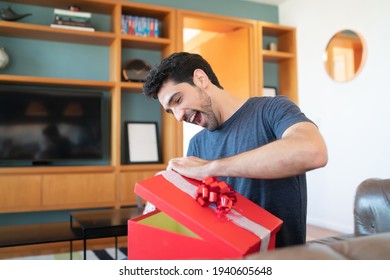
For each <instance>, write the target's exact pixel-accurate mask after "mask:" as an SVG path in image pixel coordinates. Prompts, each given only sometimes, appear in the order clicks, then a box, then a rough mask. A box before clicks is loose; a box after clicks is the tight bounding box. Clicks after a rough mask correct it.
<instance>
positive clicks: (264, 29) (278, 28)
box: [256, 22, 298, 103]
mask: <svg viewBox="0 0 390 280" xmlns="http://www.w3.org/2000/svg"><path fill="white" fill-rule="evenodd" d="M266 38H267V39H268V40H270V41H272V42H274V43H276V45H277V51H271V50H268V49H267V44H266V40H265V39H266ZM256 42H257V44H258V45H257V50H258V58H257V62H258V67H257V69H258V71H259V72H258V83H257V84H258V87H257V89H258V90H259V92H258V93H257V95H261V90H262V88H263V87H264V86H265V85H269V84H268V83H267V81H265V78H264V76H265V75H264V71H265V70H264V68H265V67H264V65H265V63H272V64H274V65H275V66H276V67H277V68H278V73H277V76H278V84H277V85H276V87H277V89H278V92H279V93H280V94H281V95H285V96H287V97H289V98H290V99H291V100H293V101H294V102H295V103H298V86H297V56H296V34H295V28H293V27H288V26H282V25H278V24H273V23H269V22H258V23H257V40H256Z"/></svg>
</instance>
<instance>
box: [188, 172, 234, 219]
mask: <svg viewBox="0 0 390 280" xmlns="http://www.w3.org/2000/svg"><path fill="white" fill-rule="evenodd" d="M196 201H197V202H198V203H199V204H200V205H201V206H209V205H210V203H215V204H216V210H215V211H216V212H217V214H218V216H220V215H225V214H227V213H228V212H229V211H230V210H231V209H232V207H233V205H234V203H235V202H236V201H237V198H236V195H235V191H234V190H233V188H232V187H230V186H229V185H228V184H226V183H225V182H223V181H218V180H217V179H216V178H214V177H211V176H209V177H207V178H206V179H204V180H203V182H202V183H201V184H200V185H199V187H198V190H197V193H196Z"/></svg>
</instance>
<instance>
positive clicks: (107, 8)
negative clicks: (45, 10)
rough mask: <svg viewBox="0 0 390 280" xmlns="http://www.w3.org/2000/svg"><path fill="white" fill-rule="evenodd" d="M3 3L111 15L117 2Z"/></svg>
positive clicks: (21, 0) (19, 0) (25, 0)
mask: <svg viewBox="0 0 390 280" xmlns="http://www.w3.org/2000/svg"><path fill="white" fill-rule="evenodd" d="M5 2H13V3H20V4H26V5H37V6H43V7H51V8H56V9H67V8H68V6H69V5H70V4H72V5H76V6H80V7H81V9H82V11H85V12H91V13H100V14H111V13H112V11H113V10H114V7H115V5H116V4H117V3H118V1H115V0H73V1H68V2H67V1H63V0H50V1H48V0H5Z"/></svg>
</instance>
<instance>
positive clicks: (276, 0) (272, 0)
mask: <svg viewBox="0 0 390 280" xmlns="http://www.w3.org/2000/svg"><path fill="white" fill-rule="evenodd" d="M237 1H250V2H256V3H262V4H269V5H275V6H278V5H279V4H282V3H284V2H287V1H288V0H237Z"/></svg>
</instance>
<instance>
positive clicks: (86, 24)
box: [50, 9, 95, 32]
mask: <svg viewBox="0 0 390 280" xmlns="http://www.w3.org/2000/svg"><path fill="white" fill-rule="evenodd" d="M91 16H92V15H91V13H86V12H79V11H70V10H63V9H54V21H53V24H51V25H50V26H51V27H55V28H65V29H73V30H83V31H92V32H93V31H95V28H93V27H92V25H91V22H90V21H91Z"/></svg>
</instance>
